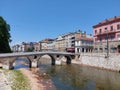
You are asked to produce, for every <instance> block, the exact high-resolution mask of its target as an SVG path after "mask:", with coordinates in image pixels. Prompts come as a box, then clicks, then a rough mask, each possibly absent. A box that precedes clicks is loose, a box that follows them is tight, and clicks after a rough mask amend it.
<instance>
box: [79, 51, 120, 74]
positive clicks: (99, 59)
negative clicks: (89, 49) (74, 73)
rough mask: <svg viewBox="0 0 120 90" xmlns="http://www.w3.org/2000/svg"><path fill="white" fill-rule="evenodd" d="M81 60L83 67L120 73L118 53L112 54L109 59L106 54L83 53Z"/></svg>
mask: <svg viewBox="0 0 120 90" xmlns="http://www.w3.org/2000/svg"><path fill="white" fill-rule="evenodd" d="M79 60H80V61H79V63H80V64H82V65H87V66H93V67H98V68H102V69H109V70H113V71H119V72H120V54H118V53H111V54H109V57H108V58H106V54H104V53H82V54H81V55H80V59H79Z"/></svg>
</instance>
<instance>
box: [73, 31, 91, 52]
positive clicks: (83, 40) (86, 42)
mask: <svg viewBox="0 0 120 90" xmlns="http://www.w3.org/2000/svg"><path fill="white" fill-rule="evenodd" d="M92 50H93V37H92V35H88V34H86V33H85V32H84V33H83V32H81V31H79V32H76V34H75V52H76V53H81V52H84V53H85V52H92Z"/></svg>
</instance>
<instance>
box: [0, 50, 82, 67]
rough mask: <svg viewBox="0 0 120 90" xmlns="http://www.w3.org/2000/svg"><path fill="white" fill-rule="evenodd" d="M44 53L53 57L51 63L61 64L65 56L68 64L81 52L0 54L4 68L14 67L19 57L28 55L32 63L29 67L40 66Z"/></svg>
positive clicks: (0, 61)
mask: <svg viewBox="0 0 120 90" xmlns="http://www.w3.org/2000/svg"><path fill="white" fill-rule="evenodd" d="M44 55H48V56H50V58H51V62H52V63H51V64H52V65H55V64H59V65H60V64H61V62H62V60H61V58H63V57H64V58H65V60H66V63H67V64H71V60H72V59H78V58H79V57H80V54H75V53H67V52H24V53H7V54H0V63H1V64H2V68H6V69H12V68H14V67H13V64H14V62H15V60H16V58H18V57H27V59H28V60H29V62H30V64H29V67H30V68H31V67H38V62H39V60H40V58H41V57H42V56H44Z"/></svg>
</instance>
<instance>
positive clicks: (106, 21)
mask: <svg viewBox="0 0 120 90" xmlns="http://www.w3.org/2000/svg"><path fill="white" fill-rule="evenodd" d="M115 21H120V16H115V17H114V18H109V19H106V20H104V21H102V22H100V23H98V24H96V25H94V26H93V28H96V27H99V26H102V25H105V24H108V23H111V22H115Z"/></svg>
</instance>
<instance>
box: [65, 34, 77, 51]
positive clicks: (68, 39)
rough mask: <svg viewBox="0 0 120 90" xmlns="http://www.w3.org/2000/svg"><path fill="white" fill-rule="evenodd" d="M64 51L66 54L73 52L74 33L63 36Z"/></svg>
mask: <svg viewBox="0 0 120 90" xmlns="http://www.w3.org/2000/svg"><path fill="white" fill-rule="evenodd" d="M64 39H65V49H66V51H67V52H75V32H70V33H68V34H65V35H64Z"/></svg>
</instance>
